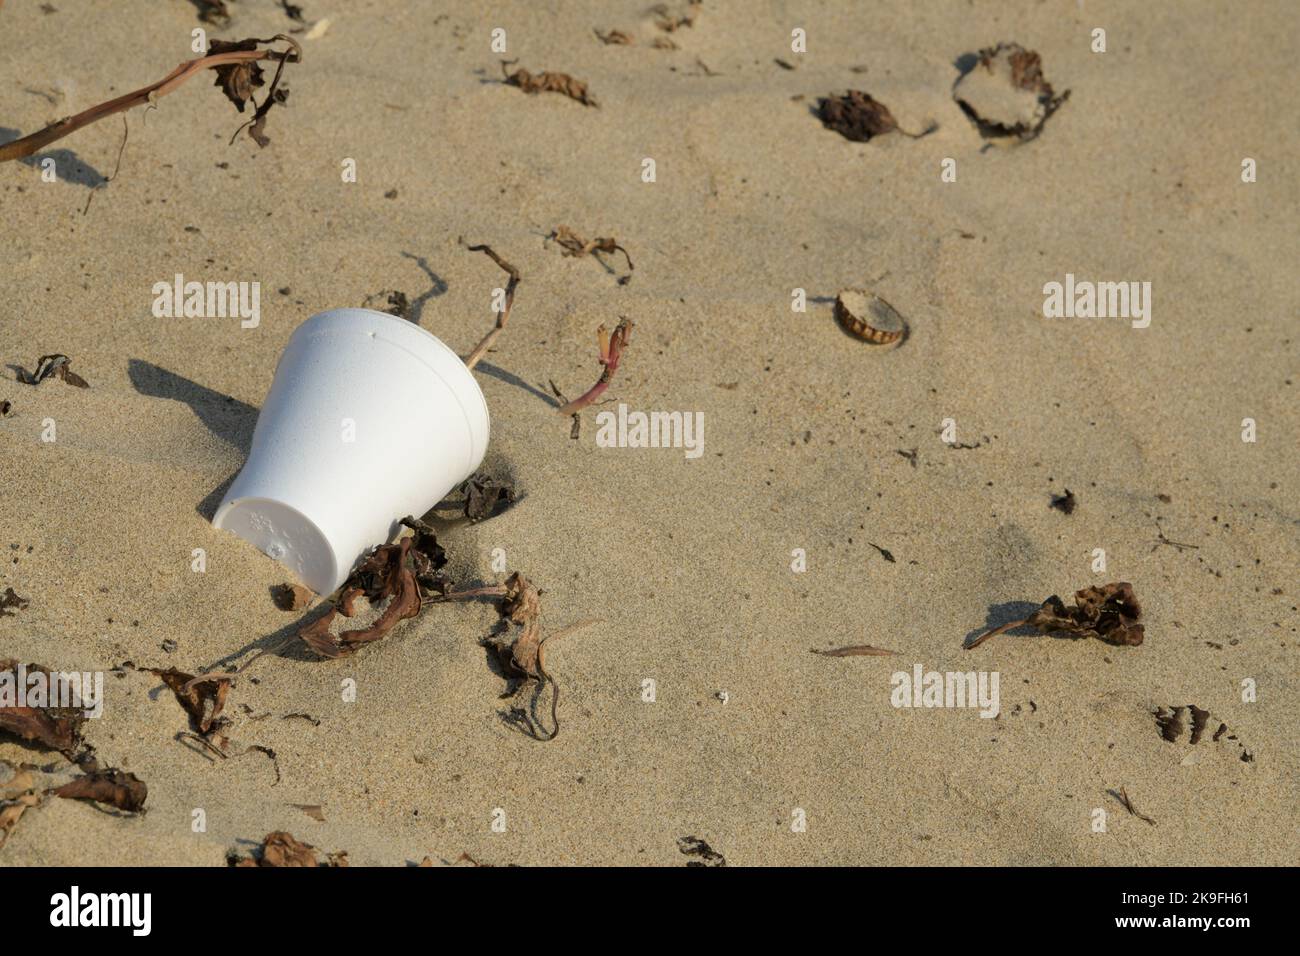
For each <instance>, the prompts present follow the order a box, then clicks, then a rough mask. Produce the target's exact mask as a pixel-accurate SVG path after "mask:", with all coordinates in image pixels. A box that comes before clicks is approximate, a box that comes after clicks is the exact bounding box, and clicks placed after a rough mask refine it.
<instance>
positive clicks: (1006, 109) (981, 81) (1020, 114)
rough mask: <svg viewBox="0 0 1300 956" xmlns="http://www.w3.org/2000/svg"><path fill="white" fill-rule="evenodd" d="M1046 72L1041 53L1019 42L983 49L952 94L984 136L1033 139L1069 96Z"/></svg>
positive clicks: (1026, 140)
mask: <svg viewBox="0 0 1300 956" xmlns="http://www.w3.org/2000/svg"><path fill="white" fill-rule="evenodd" d="M1069 96H1070V91H1069V90H1066V91H1065V92H1064V93H1062V94H1061V95H1060V96H1057V95H1056V93H1055V92H1054V91H1053V90H1052V84H1050V83H1048V82H1047V79H1046V77H1044V76H1043V64H1042V58H1041V57H1039V55H1038V54H1037V53H1035V52H1034V51H1033V50H1026V49H1025V48H1024V47H1022V46H1021V45H1020V44H1018V43H999V44H998V45H997V46H995V47H989V48H987V49H983V50H980V53H979V60H978V62H977V63H976V65H975V66H974V67H973V68H972V69H971V70H970V72H968V73H966V74H964V75H963V76H962V77H961V78H960V79H958V81H957V83H956V85H955V86H954V87H953V99H955V100H956V101H957V105H958V106H960V107H961V108H962V112H964V113H965V114H966V115H967V116H968V117H970V119H971V121H972V122H974V123H975V125H976V126H977V127H978V128H979V131H980V133H981V134H982V135H983V136H985V137H1010V136H1014V137H1017V138H1018V139H1019V140H1020V141H1021V142H1028V141H1029V140H1032V139H1035V138H1036V137H1037V136H1038V135H1039V134H1040V133H1041V132H1042V130H1043V125H1044V124H1045V123H1046V122H1047V121H1048V119H1049V118H1051V116H1052V114H1053V113H1055V112H1056V111H1057V110H1058V109H1060V107H1061V105H1062V104H1063V103H1064V102H1065V101H1066V100H1067V99H1068V98H1069Z"/></svg>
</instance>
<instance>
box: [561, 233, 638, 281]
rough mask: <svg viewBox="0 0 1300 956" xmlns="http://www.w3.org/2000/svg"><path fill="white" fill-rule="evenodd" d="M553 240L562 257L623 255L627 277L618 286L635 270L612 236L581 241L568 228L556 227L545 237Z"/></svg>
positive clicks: (624, 251) (625, 252)
mask: <svg viewBox="0 0 1300 956" xmlns="http://www.w3.org/2000/svg"><path fill="white" fill-rule="evenodd" d="M552 240H554V242H555V243H556V245H558V246H560V248H561V249H563V250H564V255H566V256H573V257H574V258H578V259H581V258H582V257H583V256H588V255H591V254H592V253H595V252H603V253H606V254H607V255H612V254H613V253H615V252H621V253H623V258H624V259H626V260H627V271H628V273H629V275H628V276H624V277H623V278H621V279H619V285H626V284H627V280H628V278H630V274H631V272H632V271H633V269H634V268H635V266H633V265H632V257H631V256H630V255H628V252H627V250H626V249H624V248H623V247H622V246H620V245H619V244H618V240H617V239H615V238H614V237H613V236H604V237H602V236H597V237H596V238H595V239H591V240H587V239H583V238H582V237H581V236H580V235H578V234H577V233H576V232H574V231H573V230H572V229H570V228H569V227H568V226H556V227H555V228H554V229H552V230H551V234H550V235H549V236H547V237H546V241H547V242H550V241H552Z"/></svg>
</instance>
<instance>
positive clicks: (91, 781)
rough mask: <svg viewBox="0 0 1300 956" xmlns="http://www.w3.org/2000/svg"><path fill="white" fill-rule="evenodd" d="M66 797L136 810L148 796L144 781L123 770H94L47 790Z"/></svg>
mask: <svg viewBox="0 0 1300 956" xmlns="http://www.w3.org/2000/svg"><path fill="white" fill-rule="evenodd" d="M50 792H51V793H53V794H54V795H55V796H56V797H63V798H64V799H67V800H93V801H95V802H96V803H107V804H109V805H110V806H114V807H117V808H118V809H119V810H125V811H127V812H128V813H135V812H137V811H139V810H142V809H144V802H145V800H146V799H147V798H148V796H149V788H148V787H147V786H146V785H145V782H144V781H143V780H141V779H140V778H139V777H137V776H136V775H135V774H133V773H127V772H126V771H123V770H96V771H95V772H94V773H88V774H85V775H84V776H81V777H77V778H76V779H75V780H72V781H70V782H69V783H65V784H64V785H63V786H61V787H55V788H54V789H53V790H51V791H50Z"/></svg>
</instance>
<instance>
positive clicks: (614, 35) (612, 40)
mask: <svg viewBox="0 0 1300 956" xmlns="http://www.w3.org/2000/svg"><path fill="white" fill-rule="evenodd" d="M594 32H595V34H596V38H597V39H598V40H600V42H601V43H603V44H605V45H606V46H631V45H632V44H633V43H635V42H636V41H635V40H633V39H632V37H631V36H629V35H628V34H626V33H624V32H623V31H622V30H610V31H609V32H607V33H602V32H601V31H599V30H596V31H594Z"/></svg>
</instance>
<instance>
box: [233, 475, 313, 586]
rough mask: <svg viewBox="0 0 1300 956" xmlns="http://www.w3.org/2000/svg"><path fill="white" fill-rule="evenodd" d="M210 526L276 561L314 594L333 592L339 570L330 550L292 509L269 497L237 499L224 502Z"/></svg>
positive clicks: (307, 523)
mask: <svg viewBox="0 0 1300 956" xmlns="http://www.w3.org/2000/svg"><path fill="white" fill-rule="evenodd" d="M212 523H213V525H215V526H216V527H218V528H223V529H225V530H226V531H231V532H234V533H235V534H236V535H238V536H239V537H241V538H243V539H244V540H245V541H247V542H249V543H250V544H252V545H253V546H254V547H256V548H257V549H258V550H259V551H261V552H262V553H263V554H265V555H266V556H267V557H268V558H272V559H273V560H276V561H279V562H280V563H281V564H283V565H284V566H285V567H287V568H289V569H290V570H291V571H293V572H294V574H296V575H297V576H298V578H299V580H301V581H302V582H303V583H304V584H306V585H307V586H308V587H309V588H311V589H312V590H313V591H315V592H316V593H317V594H328V593H330V592H331V591H332V590H334V580H335V578H336V577H337V575H338V570H339V569H338V560H337V558H336V557H335V555H334V549H333V548H331V547H330V543H329V540H328V539H327V538H326V537H325V535H324V534H322V533H321V530H320V529H319V528H318V527H316V524H315V522H313V521H312V520H311V519H310V518H308V517H307V516H306V515H304V514H303V513H302V512H300V511H298V510H297V509H296V508H291V507H289V506H288V505H286V504H284V503H283V502H280V501H274V500H272V499H270V498H241V499H238V500H235V501H227V502H225V503H224V504H223V505H222V506H221V508H220V510H218V512H217V514H216V515H215V516H214V517H213V519H212Z"/></svg>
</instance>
